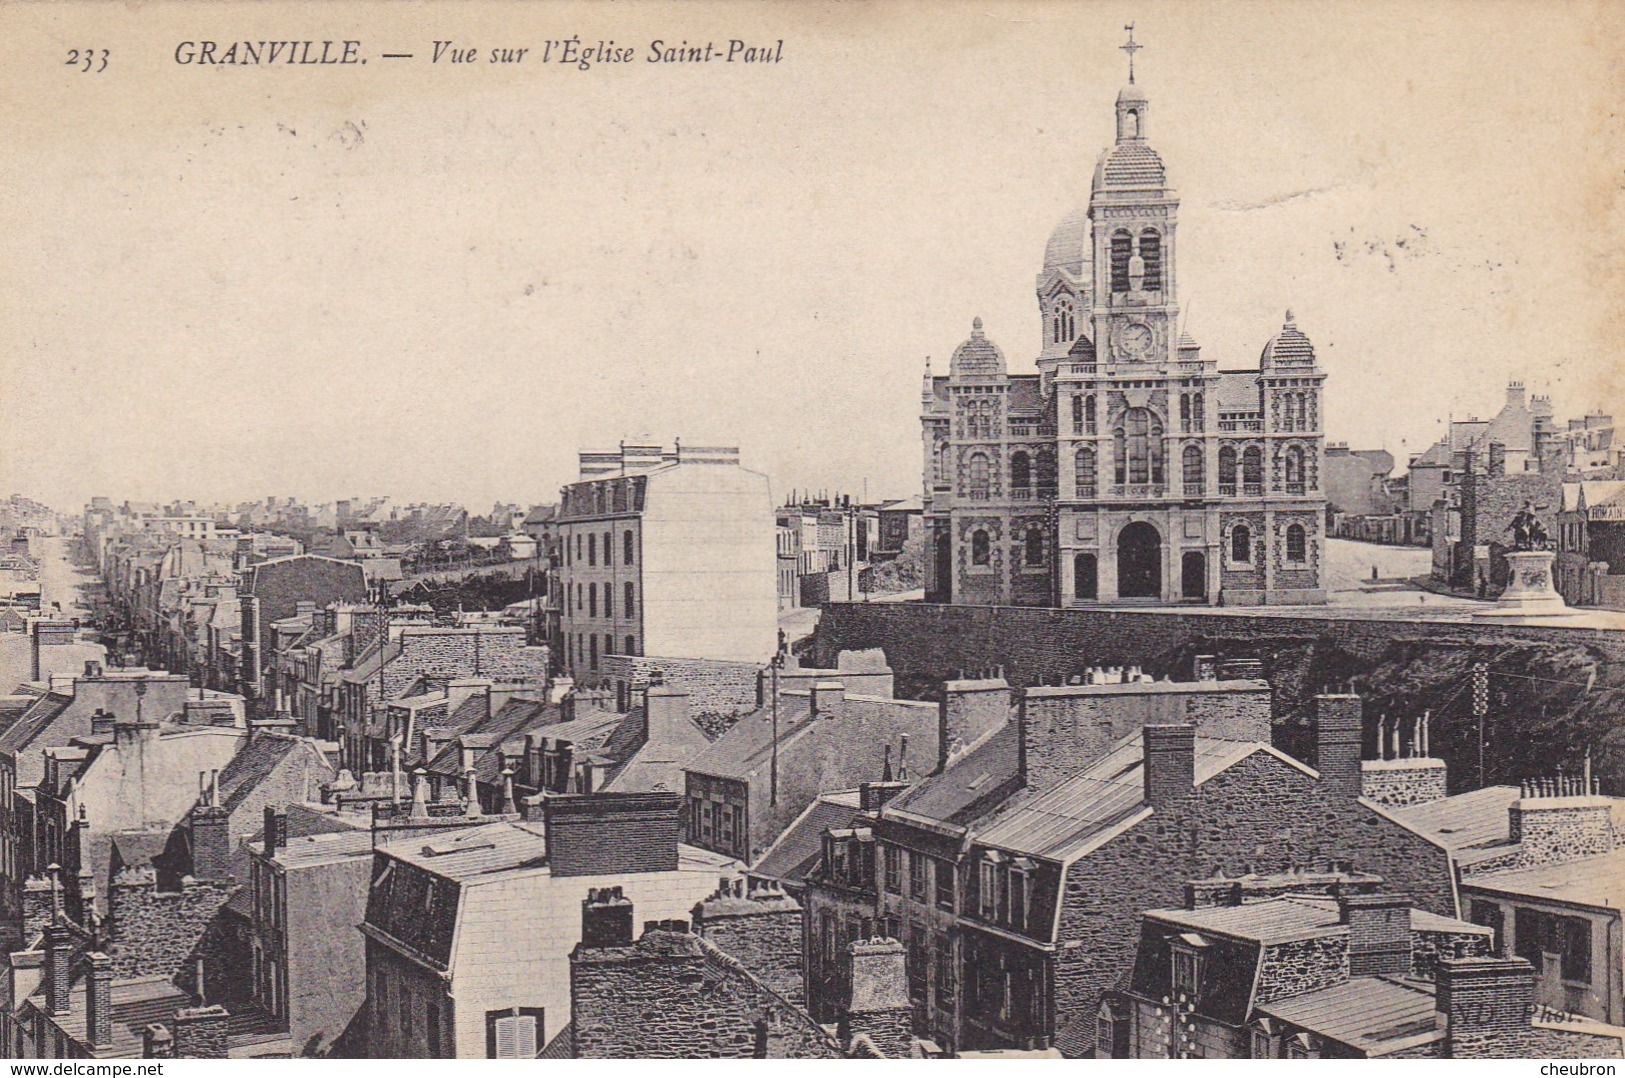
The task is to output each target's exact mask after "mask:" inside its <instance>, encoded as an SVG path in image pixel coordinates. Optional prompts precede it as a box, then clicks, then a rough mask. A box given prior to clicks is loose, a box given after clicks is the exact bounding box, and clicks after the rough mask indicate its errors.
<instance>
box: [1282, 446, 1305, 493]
mask: <svg viewBox="0 0 1625 1078" xmlns="http://www.w3.org/2000/svg"><path fill="white" fill-rule="evenodd" d="M1303 489H1304V484H1303V450H1302V449H1300V448H1299V447H1298V446H1295V445H1289V446H1287V447H1286V492H1287V493H1288V494H1302V493H1303Z"/></svg>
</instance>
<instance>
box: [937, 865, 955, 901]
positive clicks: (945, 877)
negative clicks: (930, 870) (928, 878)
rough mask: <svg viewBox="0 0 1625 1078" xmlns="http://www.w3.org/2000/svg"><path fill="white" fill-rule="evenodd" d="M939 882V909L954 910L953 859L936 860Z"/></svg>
mask: <svg viewBox="0 0 1625 1078" xmlns="http://www.w3.org/2000/svg"><path fill="white" fill-rule="evenodd" d="M933 863H934V864H935V865H936V870H937V871H936V875H937V879H936V884H937V896H936V897H937V909H939V910H947V911H948V912H949V913H952V912H953V910H954V863H953V862H952V861H940V860H939V861H935V862H933Z"/></svg>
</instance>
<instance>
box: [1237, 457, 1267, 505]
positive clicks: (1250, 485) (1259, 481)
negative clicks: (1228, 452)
mask: <svg viewBox="0 0 1625 1078" xmlns="http://www.w3.org/2000/svg"><path fill="white" fill-rule="evenodd" d="M1241 486H1242V491H1241V492H1242V493H1243V494H1245V495H1247V496H1248V497H1250V498H1256V497H1257V496H1258V495H1260V494H1262V493H1264V451H1263V450H1262V449H1260V448H1258V447H1257V446H1256V445H1250V446H1248V447H1247V448H1246V449H1244V450H1242V453H1241Z"/></svg>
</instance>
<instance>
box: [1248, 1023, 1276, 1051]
mask: <svg viewBox="0 0 1625 1078" xmlns="http://www.w3.org/2000/svg"><path fill="white" fill-rule="evenodd" d="M1252 1058H1253V1059H1274V1058H1275V1038H1274V1037H1272V1036H1270V1031H1269V1029H1268V1028H1266V1027H1264V1026H1262V1025H1259V1026H1254V1027H1253V1048H1252Z"/></svg>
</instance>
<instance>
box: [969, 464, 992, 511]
mask: <svg viewBox="0 0 1625 1078" xmlns="http://www.w3.org/2000/svg"><path fill="white" fill-rule="evenodd" d="M966 470H967V471H968V472H969V490H968V493H969V494H970V497H971V500H972V501H978V502H985V501H987V499H988V495H989V493H990V492H991V483H992V469H991V468H990V467H989V465H988V458H987V454H986V453H972V454H971V455H970V460H969V461H968V462H967V468H966Z"/></svg>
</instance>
